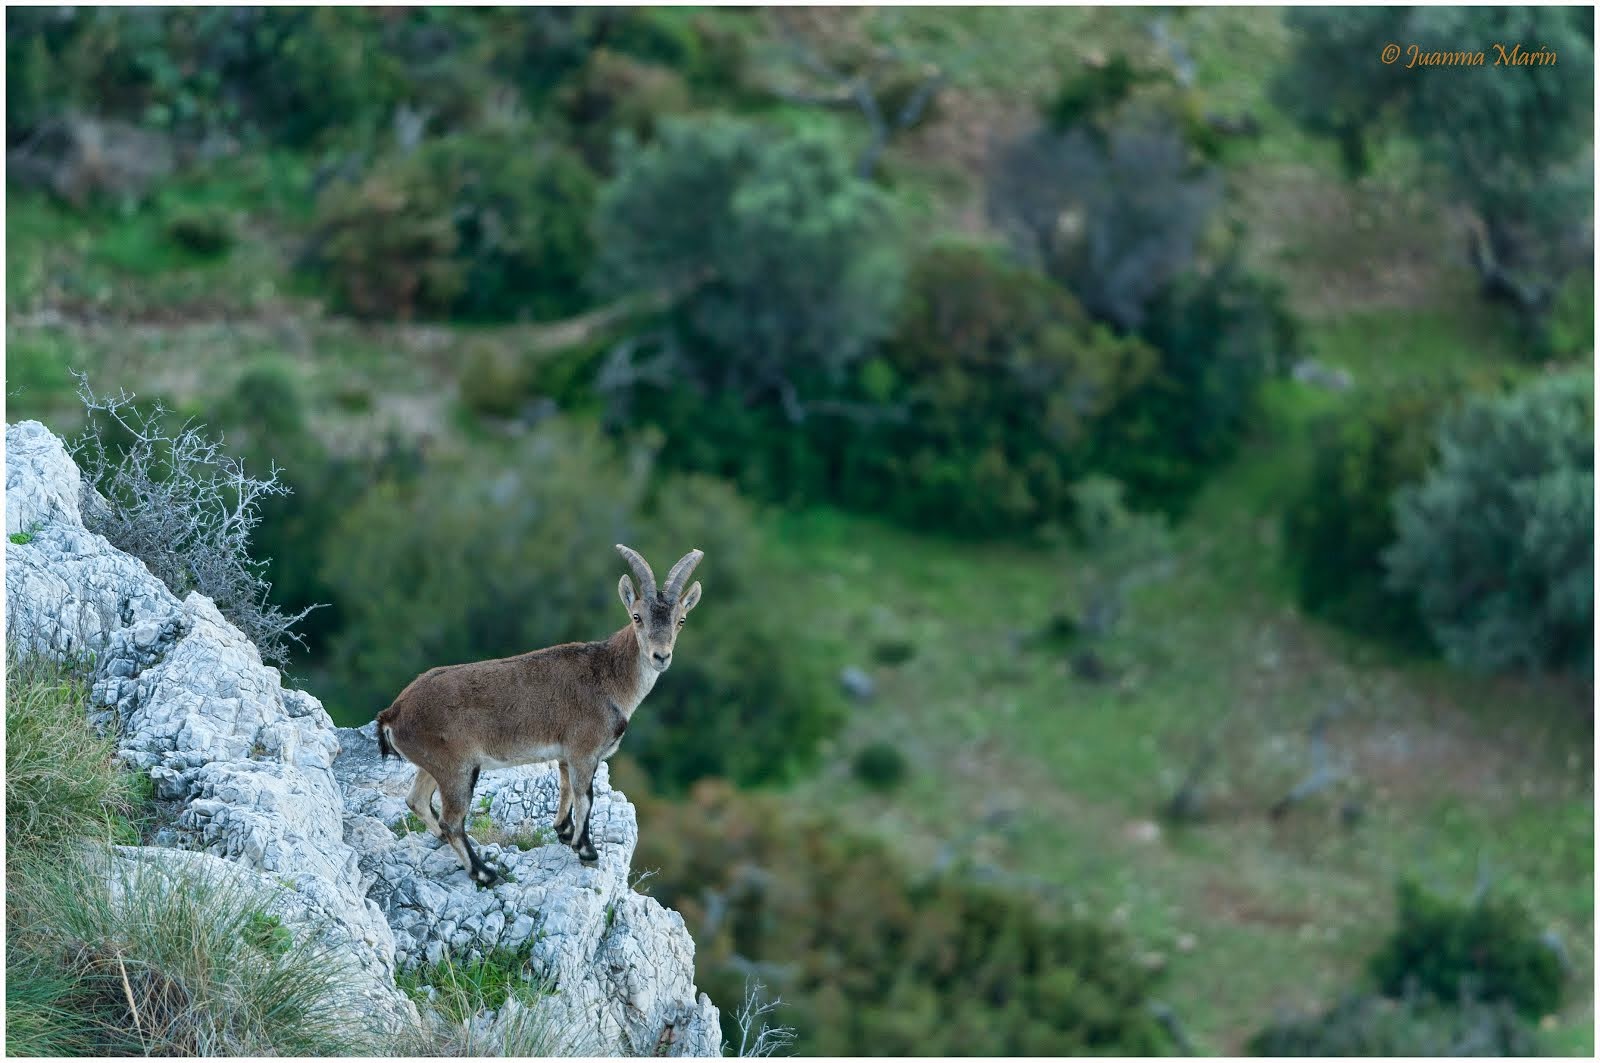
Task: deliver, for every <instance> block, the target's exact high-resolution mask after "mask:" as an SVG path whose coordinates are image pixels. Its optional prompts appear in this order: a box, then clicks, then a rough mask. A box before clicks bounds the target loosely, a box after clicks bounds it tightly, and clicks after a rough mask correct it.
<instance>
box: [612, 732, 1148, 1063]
mask: <svg viewBox="0 0 1600 1063" xmlns="http://www.w3.org/2000/svg"><path fill="white" fill-rule="evenodd" d="M645 711H648V707H647V708H646V710H645ZM627 786H628V794H629V796H630V797H631V798H633V799H634V800H635V802H636V803H638V804H639V808H640V818H641V820H643V821H645V822H648V823H650V824H652V825H653V829H652V830H650V831H647V832H645V833H644V834H643V835H642V836H641V838H640V848H639V853H638V856H637V859H638V862H639V864H640V865H641V866H649V867H660V868H661V873H660V874H658V875H657V876H655V877H653V878H652V879H651V880H650V883H649V889H650V892H651V893H652V895H654V896H655V897H657V898H658V899H659V900H661V901H662V903H664V904H667V905H669V906H671V907H673V908H674V909H676V910H678V911H679V912H681V913H682V914H683V916H684V919H685V920H686V921H687V922H688V924H689V926H690V927H693V928H695V931H694V933H695V958H696V968H697V981H698V982H699V984H700V986H701V987H702V988H703V989H705V990H706V991H707V992H708V993H710V994H711V995H712V997H713V999H717V1000H728V1001H732V1000H738V999H740V998H741V997H742V996H743V995H744V988H745V981H746V977H747V972H748V971H749V969H750V966H751V965H752V964H754V965H759V966H760V968H761V969H762V970H763V971H764V972H770V974H769V975H768V977H770V980H771V981H770V986H769V988H770V989H771V991H772V993H773V994H774V995H775V996H778V997H781V998H782V999H783V1001H784V1002H785V1004H786V1005H787V1007H786V1008H785V1010H784V1011H783V1015H782V1017H783V1021H784V1022H785V1024H792V1025H793V1026H794V1027H795V1028H796V1031H797V1034H798V1041H797V1043H796V1050H797V1051H798V1052H799V1053H800V1054H804V1055H1079V1054H1090V1053H1111V1054H1130V1055H1147V1054H1156V1053H1160V1052H1162V1051H1166V1050H1169V1049H1170V1045H1169V1043H1168V1041H1167V1038H1166V1036H1165V1034H1164V1033H1163V1032H1162V1029H1161V1027H1160V1025H1159V1023H1158V1022H1157V1020H1156V1019H1155V1017H1154V1016H1153V1014H1152V1012H1151V1011H1150V1009H1149V1007H1148V1005H1149V994H1150V992H1151V990H1152V988H1153V986H1154V984H1155V982H1156V978H1157V976H1156V975H1155V974H1154V973H1152V972H1151V971H1149V970H1148V969H1146V968H1144V967H1142V966H1141V965H1139V964H1138V963H1137V962H1136V961H1135V959H1134V958H1133V955H1132V953H1131V951H1130V949H1129V947H1128V944H1127V942H1126V941H1125V940H1124V939H1122V938H1121V937H1120V936H1119V935H1118V934H1117V933H1116V932H1114V931H1112V930H1110V929H1107V928H1105V927H1104V926H1102V925H1101V924H1099V923H1095V922H1091V921H1089V920H1087V919H1081V918H1073V917H1065V916H1060V915H1056V914H1052V913H1049V912H1046V911H1044V910H1042V909H1041V908H1040V907H1039V906H1038V904H1037V903H1036V902H1035V901H1033V900H1032V899H1031V898H1028V897H1026V896H1023V895H1019V894H1018V893H1015V892H1011V891H1007V890H1003V889H998V888H994V887H989V886H981V885H975V884H973V883H971V882H968V881H965V880H964V879H962V878H959V877H956V876H952V875H942V876H931V877H930V876H927V875H925V874H917V873H915V872H913V871H912V870H911V869H909V868H907V867H905V866H904V865H902V864H900V863H899V862H898V861H897V860H896V859H895V858H894V856H893V854H892V853H891V852H890V851H889V850H888V849H887V848H886V847H885V846H883V845H882V844H881V843H878V842H875V841H871V840H868V839H865V838H862V837H859V836H855V835H852V834H850V833H848V832H846V831H844V830H842V829H841V828H840V826H839V825H838V824H835V823H833V822H829V821H823V820H813V819H809V818H805V817H803V816H800V815H797V814H795V813H794V812H793V811H791V810H790V808H789V807H788V806H786V805H785V804H784V802H783V799H782V798H781V797H778V796H775V795H763V794H751V793H741V792H738V791H735V790H734V789H732V788H731V787H730V786H728V785H726V784H723V783H720V782H715V781H712V780H706V781H704V782H702V783H700V784H699V785H698V786H697V787H696V788H695V790H694V792H693V794H692V800H690V801H688V802H673V803H668V802H662V801H659V800H656V799H653V798H651V797H650V796H649V794H648V793H647V792H646V788H644V787H641V786H639V785H636V784H635V783H634V782H632V781H629V782H627ZM713 912H715V913H717V914H716V915H715V917H714V918H712V913H713ZM731 1011H732V1009H728V1010H726V1011H725V1012H724V1022H725V1024H731V1021H732V1013H731ZM724 1035H725V1037H726V1038H727V1039H728V1040H730V1041H732V1042H733V1043H738V1040H739V1036H738V1031H737V1030H736V1029H732V1028H731V1025H725V1027H724Z"/></svg>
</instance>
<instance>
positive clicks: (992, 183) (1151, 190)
mask: <svg viewBox="0 0 1600 1063" xmlns="http://www.w3.org/2000/svg"><path fill="white" fill-rule="evenodd" d="M1220 193H1221V184H1220V181H1219V179H1218V177H1217V175H1216V174H1215V173H1214V172H1212V171H1211V170H1209V169H1207V168H1204V167H1202V166H1200V165H1198V164H1197V162H1196V160H1195V158H1194V153H1193V151H1192V149H1191V148H1190V146H1189V144H1188V143H1187V141H1186V140H1185V138H1184V136H1183V134H1182V133H1181V132H1180V131H1179V130H1178V129H1177V128H1176V127H1175V126H1174V125H1173V124H1172V123H1171V122H1170V121H1169V120H1167V119H1164V118H1159V117H1157V118H1148V117H1146V118H1140V119H1139V120H1137V121H1134V122H1126V123H1121V124H1118V125H1116V126H1115V127H1114V128H1112V129H1111V130H1109V131H1106V132H1101V131H1098V130H1091V129H1088V128H1084V127H1074V128H1072V129H1069V130H1066V131H1062V132H1058V131H1055V130H1053V129H1050V128H1048V127H1041V128H1039V129H1037V130H1035V131H1034V132H1032V133H1030V134H1028V135H1027V136H1024V137H1023V138H1021V139H1020V140H1018V141H1016V142H1015V143H1013V144H1011V145H1010V146H1009V147H1008V148H1006V149H1005V150H1004V151H1003V152H1001V153H1000V155H999V157H998V161H997V163H996V166H995V171H994V173H993V175H992V176H991V177H990V180H989V189H988V200H989V212H990V214H991V215H992V216H993V217H994V218H995V219H996V221H997V222H998V223H999V224H1000V226H1001V227H1002V229H1004V230H1005V231H1006V232H1007V233H1008V234H1009V235H1010V237H1011V240H1012V242H1013V244H1014V246H1015V247H1016V248H1017V250H1018V251H1019V252H1020V253H1021V254H1022V255H1023V256H1024V257H1025V258H1026V259H1027V261H1029V262H1030V263H1031V264H1033V265H1035V266H1037V267H1038V268H1039V269H1042V270H1043V271H1044V272H1045V273H1048V274H1049V275H1050V276H1052V277H1054V278H1056V279H1057V280H1058V281H1060V282H1061V283H1062V284H1064V285H1066V286H1067V288H1069V289H1070V290H1071V291H1072V293H1073V294H1074V295H1075V296H1077V297H1078V299H1079V300H1080V301H1081V302H1082V303H1083V305H1084V306H1085V307H1086V308H1087V309H1088V310H1089V312H1090V313H1091V314H1093V315H1094V316H1095V317H1097V318H1099V319H1100V320H1102V321H1107V322H1110V323H1111V324H1113V325H1115V326H1117V327H1118V328H1121V329H1137V328H1139V327H1140V326H1142V325H1143V324H1144V319H1145V316H1146V314H1147V313H1148V311H1149V309H1150V305H1151V303H1152V302H1153V301H1154V300H1155V298H1156V297H1157V296H1158V295H1160V294H1161V293H1162V292H1163V291H1165V290H1166V289H1167V287H1168V285H1169V284H1171V283H1172V282H1173V281H1174V280H1175V279H1176V278H1177V277H1178V276H1179V275H1180V274H1182V273H1183V272H1184V270H1185V269H1187V268H1188V267H1189V266H1190V265H1191V263H1192V262H1193V260H1194V257H1195V252H1196V249H1197V247H1198V245H1199V241H1200V238H1201V236H1202V234H1203V233H1204V230H1205V227H1206V224H1207V222H1208V221H1209V219H1210V216H1211V211H1212V209H1213V208H1214V207H1215V205H1216V203H1217V201H1218V199H1219V197H1220Z"/></svg>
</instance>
